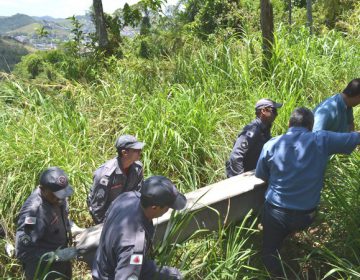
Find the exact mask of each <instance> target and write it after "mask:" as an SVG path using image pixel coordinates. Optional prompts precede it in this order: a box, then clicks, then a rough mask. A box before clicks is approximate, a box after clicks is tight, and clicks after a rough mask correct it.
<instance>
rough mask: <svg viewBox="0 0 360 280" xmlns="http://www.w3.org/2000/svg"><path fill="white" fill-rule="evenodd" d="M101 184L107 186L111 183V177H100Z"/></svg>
mask: <svg viewBox="0 0 360 280" xmlns="http://www.w3.org/2000/svg"><path fill="white" fill-rule="evenodd" d="M100 184H101V185H103V186H107V185H108V184H109V179H107V178H101V179H100Z"/></svg>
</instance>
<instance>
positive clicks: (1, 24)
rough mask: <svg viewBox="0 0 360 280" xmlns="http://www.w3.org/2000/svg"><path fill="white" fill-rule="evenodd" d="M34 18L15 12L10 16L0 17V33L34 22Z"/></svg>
mask: <svg viewBox="0 0 360 280" xmlns="http://www.w3.org/2000/svg"><path fill="white" fill-rule="evenodd" d="M35 22H36V20H35V19H33V18H32V17H30V16H27V15H22V14H16V15H13V16H11V17H3V18H0V34H5V33H6V32H8V31H11V30H14V29H17V28H20V27H22V26H26V25H28V24H32V23H35Z"/></svg>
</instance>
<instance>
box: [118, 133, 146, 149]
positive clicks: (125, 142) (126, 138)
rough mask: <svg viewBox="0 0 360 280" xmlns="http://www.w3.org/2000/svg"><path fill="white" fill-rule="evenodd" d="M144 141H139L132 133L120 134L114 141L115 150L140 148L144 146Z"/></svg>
mask: <svg viewBox="0 0 360 280" xmlns="http://www.w3.org/2000/svg"><path fill="white" fill-rule="evenodd" d="M144 146H145V143H143V142H139V141H138V140H137V139H136V137H135V136H132V135H121V136H120V137H119V138H118V139H117V140H116V143H115V147H116V149H117V150H119V149H135V150H142V148H144Z"/></svg>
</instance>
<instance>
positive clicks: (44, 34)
mask: <svg viewBox="0 0 360 280" xmlns="http://www.w3.org/2000/svg"><path fill="white" fill-rule="evenodd" d="M35 31H36V34H37V35H38V36H39V38H45V37H47V36H49V31H47V30H46V28H45V26H41V27H39V28H36V29H35Z"/></svg>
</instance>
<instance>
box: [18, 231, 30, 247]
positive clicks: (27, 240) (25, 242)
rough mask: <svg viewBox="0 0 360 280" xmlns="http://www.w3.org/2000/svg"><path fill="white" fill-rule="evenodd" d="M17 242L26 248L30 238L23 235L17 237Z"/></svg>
mask: <svg viewBox="0 0 360 280" xmlns="http://www.w3.org/2000/svg"><path fill="white" fill-rule="evenodd" d="M19 241H20V243H21V244H23V245H24V246H27V245H29V244H30V242H31V237H30V235H27V234H23V235H21V236H20V237H19Z"/></svg>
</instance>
